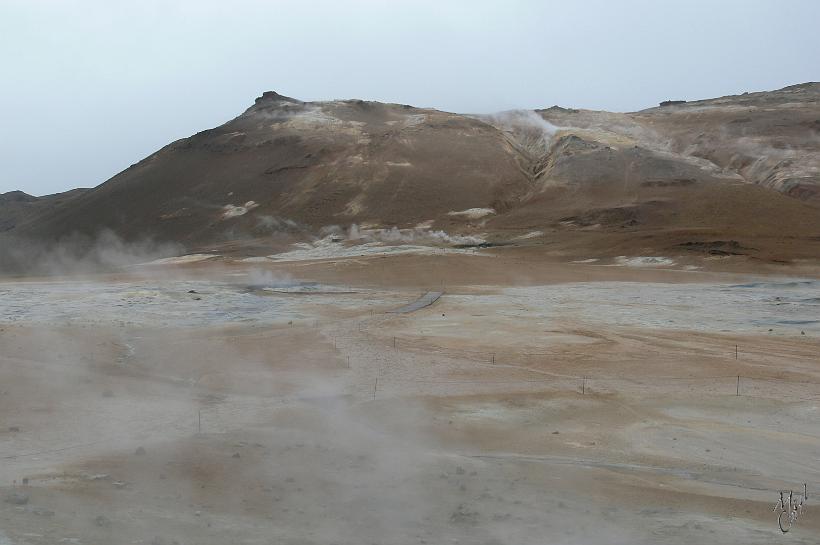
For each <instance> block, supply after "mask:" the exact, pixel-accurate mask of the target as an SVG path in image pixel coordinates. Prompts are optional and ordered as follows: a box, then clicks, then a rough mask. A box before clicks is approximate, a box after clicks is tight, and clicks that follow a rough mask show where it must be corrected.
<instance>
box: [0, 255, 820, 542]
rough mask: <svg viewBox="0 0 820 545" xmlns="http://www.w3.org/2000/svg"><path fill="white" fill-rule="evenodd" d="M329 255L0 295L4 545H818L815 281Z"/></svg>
mask: <svg viewBox="0 0 820 545" xmlns="http://www.w3.org/2000/svg"><path fill="white" fill-rule="evenodd" d="M338 259H339V260H340V261H338V262H336V263H329V262H328V263H322V264H312V265H311V266H310V267H306V268H303V269H290V273H291V274H294V275H298V274H299V272H301V274H302V275H303V276H299V277H298V278H297V277H293V278H290V279H289V280H288V281H287V282H279V281H278V280H277V279H278V278H280V277H278V276H276V275H275V274H274V275H273V276H270V275H268V273H270V271H269V270H268V269H265V270H263V271H262V272H265V274H259V271H255V270H252V269H250V267H257V266H260V267H261V266H263V265H259V263H246V264H244V265H243V267H244V268H225V266H224V265H217V264H214V263H211V262H210V261H204V262H200V263H198V264H196V268H195V269H194V268H191V269H186V268H184V267H183V268H182V269H178V270H176V271H175V273H174V274H173V275H167V276H164V275H161V274H160V275H157V274H152V275H150V276H145V277H140V276H138V275H136V274H134V275H132V276H130V277H128V278H125V277H116V278H114V277H111V278H107V277H94V278H90V277H89V278H83V279H76V278H75V279H50V280H40V281H36V282H35V281H4V282H0V296H2V301H3V304H2V305H0V462H2V463H0V499H2V500H3V501H0V528H1V529H2V532H0V544H3V545H7V544H13V545H39V544H46V543H49V544H50V543H60V542H62V543H87V544H100V545H102V544H112V543H146V544H149V543H150V544H157V543H165V544H169V545H170V544H172V543H175V542H176V543H179V544H188V543H198V544H214V545H216V544H219V545H223V544H224V543H249V544H251V543H271V542H276V543H292V544H310V543H316V544H326V543H337V544H350V545H353V544H356V545H358V544H361V543H385V544H386V543H391V544H409V543H486V544H529V543H532V544H536V543H538V544H541V543H544V542H545V541H546V542H550V543H564V544H586V545H588V544H591V543H593V544H594V543H600V544H612V543H623V544H627V543H629V544H635V543H638V544H647V545H648V544H657V543H663V544H686V543H693V542H703V543H729V544H732V543H736V544H744V545H748V544H755V543H759V544H766V545H768V544H770V543H773V542H776V541H777V540H780V539H782V538H781V537H780V536H781V533H780V530H779V529H778V527H777V518H776V516H775V514H773V513H772V507H773V506H774V504H775V502H776V501H777V499H778V497H779V496H778V492H777V491H778V490H781V489H789V488H792V489H794V490H795V491H797V489H798V488H799V487H801V486H802V483H803V482H808V483H809V495H810V499H809V509H808V511H807V512H806V514H804V516H803V517H802V518H801V519H800V520H799V521H798V523H797V524H796V525H795V527H794V528H793V529H792V530H791V531H790V532H789V534H788V539H789V541H790V542H791V543H798V544H809V543H816V536H817V535H819V534H820V517H817V516H816V514H813V511H812V509H811V490H812V486H817V487H820V466H818V464H817V460H818V457H820V425H818V420H817V417H818V414H820V413H819V411H820V409H818V407H820V363H819V362H818V360H817V354H818V353H820V327H818V322H817V315H818V312H817V310H818V305H819V304H820V302H819V301H820V299H818V298H820V293H818V292H819V291H820V285H818V283H817V281H816V280H811V279H802V278H785V277H782V276H779V277H771V278H763V279H759V278H758V279H752V280H748V281H747V280H743V279H739V278H738V277H737V276H735V275H720V274H710V275H702V276H698V277H697V278H698V279H700V281H697V282H696V281H691V280H689V281H687V282H686V283H680V282H677V281H673V280H668V279H673V278H677V277H676V276H672V275H674V274H677V273H668V274H669V276H662V275H663V274H667V273H663V272H647V271H644V270H640V271H636V272H635V273H634V274H635V275H636V276H634V277H633V278H632V281H625V280H627V279H628V277H625V276H624V275H626V274H628V273H627V272H624V271H623V268H620V269H617V270H616V268H614V267H599V266H596V265H595V264H586V265H575V267H576V268H575V269H574V270H580V271H585V270H586V269H584V267H589V270H590V271H591V272H590V276H591V278H592V280H591V281H588V282H584V281H578V280H577V278H576V279H575V280H573V281H565V280H559V281H557V282H552V283H541V284H539V283H537V282H532V281H531V280H530V281H527V282H521V283H512V282H508V281H507V278H509V276H508V275H509V274H510V271H511V270H513V269H516V268H518V269H517V270H518V273H519V275H520V276H521V277H524V276H526V275H527V274H528V270H529V269H528V266H527V265H526V264H521V263H517V262H513V261H510V262H507V263H500V264H499V263H498V262H499V260H503V259H504V258H503V257H499V258H495V259H492V260H475V258H473V257H469V258H465V259H473V260H475V261H492V262H493V263H494V265H493V266H496V267H499V269H502V268H503V269H505V271H504V275H503V276H499V277H497V278H496V279H495V280H494V279H493V277H491V276H488V275H484V276H482V277H481V279H482V281H481V282H476V283H473V282H463V283H459V282H456V281H453V280H452V278H453V277H454V276H455V275H454V274H453V273H452V271H436V273H441V274H442V275H446V276H448V278H450V279H451V280H450V281H449V282H448V285H447V290H446V293H445V294H443V295H441V296H440V297H439V298H437V300H436V301H435V305H433V306H422V307H420V308H417V309H414V311H413V312H410V313H393V312H390V311H391V310H395V309H397V308H400V307H401V306H402V305H406V304H407V302H408V301H413V300H414V299H415V298H417V297H418V294H419V292H420V291H421V290H419V289H417V288H416V287H407V286H404V287H402V286H403V282H401V281H397V282H396V285H395V286H391V285H390V282H389V280H384V281H382V282H381V283H380V284H379V285H378V286H376V285H373V283H372V282H369V281H367V282H362V283H361V284H356V283H355V282H350V278H349V276H348V275H349V272H350V268H351V267H379V266H380V265H381V264H382V263H384V260H387V261H389V260H393V259H399V260H403V259H407V257H406V256H394V257H385V258H383V259H382V258H379V261H364V262H359V261H356V262H354V261H353V260H357V259H359V257H350V258H344V257H340V258H338ZM345 259H349V260H350V261H345ZM401 263H402V264H403V265H402V266H404V265H406V263H407V262H406V261H401ZM162 266H164V265H162V264H160V265H157V267H162ZM193 271H195V272H196V274H194V273H193ZM208 271H212V273H211V274H209V273H208ZM602 271H604V272H602ZM606 271H612V272H611V273H607V272H606ZM271 274H273V273H271ZM276 274H278V273H276ZM606 274H611V275H612V278H609V279H607V278H606V277H603V278H602V275H606ZM642 275H643V276H642ZM645 275H652V276H645ZM575 276H576V277H578V275H577V274H576V275H575ZM375 277H378V278H382V273H380V272H378V271H377V272H376V273H375ZM384 277H385V278H389V274H385V275H384ZM580 277H581V278H583V277H584V275H581V276H580ZM260 278H262V279H263V280H261V281H260V280H259V279H260ZM334 278H335V281H334ZM664 279H667V280H666V281H664ZM435 285H436V282H435V276H431V281H430V286H431V289H433V287H434V286H435ZM432 293H434V292H432V291H431V294H432ZM295 295H298V296H295ZM738 377H739V378H738ZM24 479H25V481H24ZM24 483H25V484H24ZM23 498H24V499H23Z"/></svg>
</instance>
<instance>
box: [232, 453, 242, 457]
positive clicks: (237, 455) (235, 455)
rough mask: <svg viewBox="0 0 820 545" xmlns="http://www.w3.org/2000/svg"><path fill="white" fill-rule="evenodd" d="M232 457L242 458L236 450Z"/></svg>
mask: <svg viewBox="0 0 820 545" xmlns="http://www.w3.org/2000/svg"><path fill="white" fill-rule="evenodd" d="M231 458H241V456H240V455H239V453H238V452H234V453H233V456H231Z"/></svg>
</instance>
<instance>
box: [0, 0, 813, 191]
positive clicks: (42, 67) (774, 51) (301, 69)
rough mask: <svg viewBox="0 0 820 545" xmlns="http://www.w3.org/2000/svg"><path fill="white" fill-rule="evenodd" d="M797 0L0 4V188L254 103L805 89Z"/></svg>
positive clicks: (147, 148) (420, 102)
mask: <svg viewBox="0 0 820 545" xmlns="http://www.w3.org/2000/svg"><path fill="white" fill-rule="evenodd" d="M818 29H820V2H817V1H814V0H805V1H799V0H777V1H762V0H760V1H755V0H743V1H740V0H738V1H731V0H721V1H715V0H708V1H707V0H704V1H692V0H678V1H675V2H663V1H658V0H654V1H637V0H636V1H620V2H619V1H615V0H600V1H597V0H584V1H582V2H574V1H569V0H561V1H544V0H532V1H526V0H519V1H514V0H503V1H495V2H489V1H481V0H465V1H450V2H448V1H446V0H435V1H428V0H414V1H398V0H382V1H376V0H369V1H367V0H360V1H344V0H328V1H314V2H311V1H309V0H299V1H273V0H271V1H261V0H256V1H251V0H230V1H228V0H219V1H216V0H190V1H187V0H186V1H173V0H166V1H159V0H156V1H154V0H132V1H129V2H124V1H118V0H85V1H82V0H73V1H72V0H64V1H61V0H0V70H2V85H0V122H2V132H0V192H4V191H9V190H12V189H22V190H24V191H26V192H28V193H32V194H35V195H42V194H47V193H53V192H57V191H63V190H66V189H69V188H72V187H78V186H84V187H91V186H95V185H98V184H100V183H102V182H104V181H105V180H106V179H108V178H109V177H111V176H113V175H114V174H116V173H117V172H119V171H120V170H122V169H124V168H126V167H128V166H129V165H130V164H132V163H135V162H137V161H139V160H140V159H141V158H143V157H145V156H146V155H148V154H150V153H151V152H153V151H155V150H156V149H158V148H160V147H161V146H163V145H165V144H167V143H169V142H171V141H173V140H176V139H178V138H182V137H185V136H189V135H191V134H193V133H195V132H197V131H200V130H203V129H206V128H210V127H213V126H216V125H219V124H221V123H223V122H224V121H227V120H228V119H231V118H233V117H235V116H236V115H238V114H239V113H241V112H242V111H243V110H244V109H245V108H247V107H248V106H249V105H250V104H251V103H252V102H253V99H254V98H255V97H256V96H258V95H260V94H261V93H262V91H264V90H275V91H277V92H279V93H281V94H284V95H289V96H293V97H296V98H300V99H303V100H325V99H334V98H363V99H369V100H380V101H387V102H399V103H407V104H413V105H416V106H428V107H434V108H439V109H443V110H449V111H457V112H490V111H496V110H503V109H511V108H537V107H547V106H551V105H553V104H559V105H562V106H568V107H580V108H594V109H606V110H616V111H632V110H638V109H642V108H646V107H650V106H653V105H655V104H656V103H657V102H659V101H661V100H665V99H698V98H710V97H715V96H721V95H726V94H735V93H741V92H743V91H755V90H768V89H777V88H780V87H784V86H786V85H791V84H794V83H802V82H805V81H817V80H820V30H818Z"/></svg>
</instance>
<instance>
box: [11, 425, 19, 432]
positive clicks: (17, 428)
mask: <svg viewBox="0 0 820 545" xmlns="http://www.w3.org/2000/svg"><path fill="white" fill-rule="evenodd" d="M9 431H13V432H17V431H20V427H19V426H9Z"/></svg>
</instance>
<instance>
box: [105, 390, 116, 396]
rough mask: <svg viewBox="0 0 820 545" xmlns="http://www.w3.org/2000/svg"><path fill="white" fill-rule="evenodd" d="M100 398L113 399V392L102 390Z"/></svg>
mask: <svg viewBox="0 0 820 545" xmlns="http://www.w3.org/2000/svg"><path fill="white" fill-rule="evenodd" d="M102 396H103V397H114V392H112V391H111V390H103V393H102Z"/></svg>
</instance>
